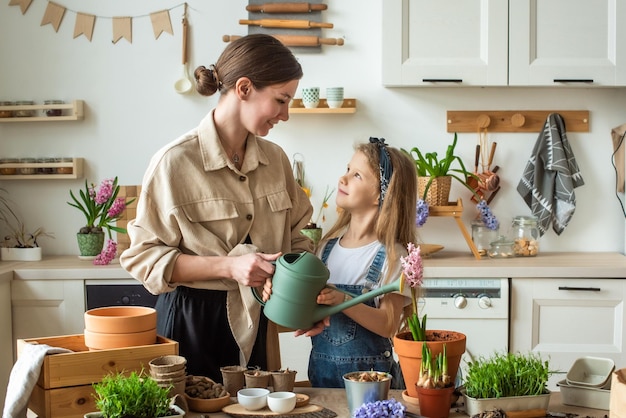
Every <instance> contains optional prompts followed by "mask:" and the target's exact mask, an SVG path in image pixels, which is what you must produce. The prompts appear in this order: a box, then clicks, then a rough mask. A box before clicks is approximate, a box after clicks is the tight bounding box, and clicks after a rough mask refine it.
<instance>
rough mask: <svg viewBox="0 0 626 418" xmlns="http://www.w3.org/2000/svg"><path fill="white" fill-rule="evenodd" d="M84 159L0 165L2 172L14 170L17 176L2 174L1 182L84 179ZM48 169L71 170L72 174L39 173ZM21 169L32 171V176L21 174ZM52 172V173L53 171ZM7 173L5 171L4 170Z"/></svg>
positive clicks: (0, 176)
mask: <svg viewBox="0 0 626 418" xmlns="http://www.w3.org/2000/svg"><path fill="white" fill-rule="evenodd" d="M83 161H84V159H83V158H72V161H71V162H61V163H0V170H2V169H7V168H14V169H15V171H16V174H2V175H0V180H50V179H55V180H61V179H79V178H82V177H83ZM41 168H46V169H52V170H54V171H56V169H57V168H65V169H66V170H63V171H70V170H67V169H69V168H71V173H67V174H63V173H44V174H41V173H39V172H38V170H39V169H41ZM21 169H32V170H29V171H33V173H32V174H21V173H20V170H21ZM52 170H50V171H52ZM2 171H5V170H2Z"/></svg>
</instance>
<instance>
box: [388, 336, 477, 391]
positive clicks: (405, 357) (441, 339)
mask: <svg viewBox="0 0 626 418" xmlns="http://www.w3.org/2000/svg"><path fill="white" fill-rule="evenodd" d="M466 340H467V339H466V337H465V334H462V333H460V332H456V331H446V330H426V344H427V345H428V347H429V348H430V350H431V352H432V355H433V356H436V355H437V354H439V353H441V352H443V345H444V344H445V345H446V353H447V355H448V374H450V379H452V381H453V382H454V381H455V379H456V375H457V372H458V370H459V365H460V364H461V356H462V355H463V353H465V344H466ZM423 344H424V342H423V341H413V337H412V335H411V332H410V331H407V332H401V333H398V334H396V335H395V336H394V337H393V345H394V350H395V352H396V354H397V355H398V359H399V360H400V368H401V369H402V375H403V376H404V383H405V385H406V390H407V393H408V395H409V396H411V397H413V398H417V387H416V383H417V380H418V378H419V371H420V366H421V364H422V345H423Z"/></svg>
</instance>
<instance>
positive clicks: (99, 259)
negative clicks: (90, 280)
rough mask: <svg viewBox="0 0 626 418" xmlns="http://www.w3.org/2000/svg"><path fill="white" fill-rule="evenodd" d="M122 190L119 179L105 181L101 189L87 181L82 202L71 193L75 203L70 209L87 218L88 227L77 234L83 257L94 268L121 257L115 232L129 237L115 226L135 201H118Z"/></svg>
mask: <svg viewBox="0 0 626 418" xmlns="http://www.w3.org/2000/svg"><path fill="white" fill-rule="evenodd" d="M119 191H120V187H119V186H118V184H117V177H115V178H114V179H105V180H103V181H102V183H100V186H99V187H96V185H95V184H93V183H91V185H89V184H88V183H87V180H85V189H84V190H80V191H79V196H80V199H79V198H77V197H76V195H75V194H74V193H73V192H72V191H71V190H70V196H71V198H72V201H71V202H67V204H68V205H70V206H72V207H75V208H76V209H78V210H80V211H81V212H82V213H83V214H84V215H85V218H86V221H87V222H86V224H85V225H84V226H83V227H81V228H80V230H79V231H78V233H77V234H76V237H77V240H78V247H79V250H80V257H81V258H87V259H91V258H93V259H94V264H100V265H104V264H109V263H110V262H111V261H112V260H113V259H114V258H115V255H116V253H117V243H116V242H115V241H114V240H113V236H112V233H111V231H115V232H117V233H121V234H125V233H126V229H125V228H120V227H117V226H115V225H113V223H114V222H115V221H117V220H118V219H119V218H120V216H121V214H122V212H123V211H124V209H126V206H127V205H129V204H130V203H132V202H133V201H134V200H135V199H130V200H128V201H127V200H126V199H124V198H122V197H118V194H119ZM105 229H106V231H107V234H108V238H109V241H108V243H107V246H106V248H105V249H104V250H103V249H102V248H103V246H104V239H105V236H104V230H105Z"/></svg>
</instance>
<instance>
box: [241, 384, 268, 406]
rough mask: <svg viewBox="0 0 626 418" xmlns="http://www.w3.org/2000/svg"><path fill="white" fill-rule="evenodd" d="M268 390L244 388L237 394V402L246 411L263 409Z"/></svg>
mask: <svg viewBox="0 0 626 418" xmlns="http://www.w3.org/2000/svg"><path fill="white" fill-rule="evenodd" d="M269 393H270V391H269V390H267V389H263V388H246V389H240V390H239V391H238V392H237V402H239V403H240V404H241V406H243V407H244V408H246V409H247V410H248V411H256V410H259V409H262V408H265V405H267V395H268V394H269Z"/></svg>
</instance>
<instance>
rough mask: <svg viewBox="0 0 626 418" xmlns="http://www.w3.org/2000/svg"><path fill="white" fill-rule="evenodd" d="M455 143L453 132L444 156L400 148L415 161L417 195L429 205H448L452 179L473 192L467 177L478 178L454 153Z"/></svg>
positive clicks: (455, 135) (455, 136)
mask: <svg viewBox="0 0 626 418" xmlns="http://www.w3.org/2000/svg"><path fill="white" fill-rule="evenodd" d="M456 144H457V134H456V132H455V133H454V139H453V141H452V144H450V145H448V147H447V149H446V154H445V156H443V157H441V158H440V157H439V155H438V154H437V153H436V152H426V153H423V152H422V151H421V150H420V149H419V148H418V147H413V148H411V150H410V151H407V150H405V149H403V150H402V151H404V152H405V153H406V154H407V155H409V157H411V159H413V162H414V163H415V169H416V171H417V187H418V196H421V197H422V199H423V200H424V201H425V202H427V203H428V204H429V205H431V206H445V205H448V200H449V194H450V188H451V185H452V179H455V180H457V181H458V182H459V183H461V184H462V185H463V186H464V187H466V188H467V189H469V190H470V191H471V192H472V193H475V190H474V189H473V188H472V187H471V186H470V184H469V179H475V180H478V176H476V174H474V173H471V172H469V171H467V169H466V168H465V164H463V160H462V159H461V157H459V156H458V155H455V154H454V152H455V149H456Z"/></svg>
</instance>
